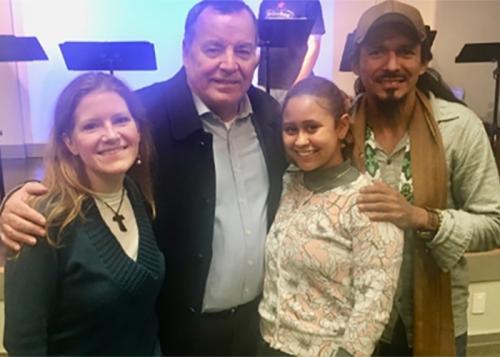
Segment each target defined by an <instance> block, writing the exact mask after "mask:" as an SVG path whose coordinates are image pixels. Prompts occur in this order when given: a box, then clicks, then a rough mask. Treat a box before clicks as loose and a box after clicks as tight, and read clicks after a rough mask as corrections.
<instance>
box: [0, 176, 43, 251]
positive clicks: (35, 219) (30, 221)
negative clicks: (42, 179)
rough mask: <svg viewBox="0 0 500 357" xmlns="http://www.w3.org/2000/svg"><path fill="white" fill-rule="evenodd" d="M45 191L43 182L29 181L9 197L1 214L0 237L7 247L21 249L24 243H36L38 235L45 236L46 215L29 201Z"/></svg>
mask: <svg viewBox="0 0 500 357" xmlns="http://www.w3.org/2000/svg"><path fill="white" fill-rule="evenodd" d="M45 193H47V188H46V187H45V186H44V185H42V184H41V183H39V182H28V183H26V184H25V185H24V186H22V187H21V188H19V189H18V190H17V191H15V192H14V193H12V194H11V195H10V196H9V197H7V200H6V201H5V203H4V207H3V210H2V212H1V214H0V237H1V240H2V243H3V244H4V245H5V246H6V247H8V248H10V249H12V250H14V251H19V250H20V249H21V246H22V245H23V244H28V245H35V244H36V237H42V236H45V234H46V231H45V217H43V215H42V214H40V213H39V212H37V211H36V210H35V209H33V208H31V207H30V206H29V205H28V203H27V202H28V200H29V199H30V198H32V197H34V196H41V195H43V194H45Z"/></svg>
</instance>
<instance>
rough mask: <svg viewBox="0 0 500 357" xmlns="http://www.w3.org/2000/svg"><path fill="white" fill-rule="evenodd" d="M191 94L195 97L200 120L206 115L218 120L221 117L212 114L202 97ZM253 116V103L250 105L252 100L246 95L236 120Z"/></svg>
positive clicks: (242, 99)
mask: <svg viewBox="0 0 500 357" xmlns="http://www.w3.org/2000/svg"><path fill="white" fill-rule="evenodd" d="M191 93H192V95H193V101H194V106H195V108H196V111H197V112H198V115H199V116H200V118H202V117H204V116H205V115H206V114H211V115H213V116H214V117H217V118H218V117H219V116H218V115H217V114H215V113H214V112H212V111H211V110H210V109H209V108H208V107H207V105H206V104H205V103H203V101H202V100H201V98H200V97H198V96H197V95H196V94H194V93H193V92H191ZM251 114H253V109H252V103H250V98H248V95H247V94H246V93H245V95H244V96H243V98H241V101H240V103H239V105H238V114H237V115H236V118H235V119H242V118H247V117H249V116H250V115H251Z"/></svg>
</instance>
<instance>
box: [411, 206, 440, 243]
mask: <svg viewBox="0 0 500 357" xmlns="http://www.w3.org/2000/svg"><path fill="white" fill-rule="evenodd" d="M425 210H426V211H427V227H429V228H428V229H417V236H418V237H419V238H421V239H423V240H424V241H426V242H430V241H432V240H433V239H434V237H435V236H436V233H437V232H438V231H439V228H440V227H441V222H442V221H443V212H442V211H441V210H438V209H433V208H427V207H425Z"/></svg>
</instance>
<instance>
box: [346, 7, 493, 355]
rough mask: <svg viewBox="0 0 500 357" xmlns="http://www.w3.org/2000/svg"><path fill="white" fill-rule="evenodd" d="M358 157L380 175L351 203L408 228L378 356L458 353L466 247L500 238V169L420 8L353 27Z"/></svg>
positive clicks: (372, 14)
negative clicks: (439, 59) (446, 76)
mask: <svg viewBox="0 0 500 357" xmlns="http://www.w3.org/2000/svg"><path fill="white" fill-rule="evenodd" d="M354 41H355V46H354V50H353V52H352V53H351V66H352V70H353V71H354V72H355V73H356V74H357V75H358V83H357V84H358V85H357V90H358V92H359V97H358V98H357V99H356V101H355V107H354V125H353V134H354V138H355V147H354V152H353V156H354V157H353V161H354V162H355V163H356V164H357V165H358V166H360V167H361V168H362V169H363V170H364V171H365V172H367V173H368V174H369V175H371V176H372V177H373V178H374V179H375V180H376V182H375V183H374V184H373V185H372V186H369V187H367V188H365V189H364V190H363V191H362V194H361V195H360V197H359V200H358V205H359V208H360V210H362V211H364V212H366V213H367V214H368V215H369V216H370V218H371V219H372V220H376V221H389V222H392V223H394V224H396V225H397V226H399V227H400V228H402V229H405V248H404V258H403V265H402V267H401V274H400V280H399V286H398V292H397V294H396V297H395V299H394V306H393V311H392V314H391V318H390V321H389V323H388V325H387V327H386V330H385V331H384V333H383V335H382V337H381V342H380V345H379V351H378V352H379V354H380V355H411V354H415V355H454V354H455V353H456V354H457V355H461V356H463V355H465V353H466V345H467V320H466V317H467V315H466V313H467V298H468V288H467V266H466V260H465V258H464V253H465V252H466V251H483V250H490V249H495V248H497V247H499V246H500V196H499V195H498V188H499V178H498V173H497V168H496V166H495V161H494V158H493V154H492V151H491V147H490V144H489V141H488V137H487V135H486V132H485V130H484V128H483V124H482V122H481V121H480V120H479V118H478V117H477V116H476V115H475V114H474V113H473V112H472V111H471V110H469V109H468V108H467V107H466V106H465V105H464V104H463V103H461V102H460V101H458V100H457V99H456V98H455V97H454V96H453V94H452V92H451V91H450V89H449V88H448V87H447V86H446V85H445V84H444V83H443V81H442V80H441V77H440V75H439V74H438V73H437V72H436V71H434V70H431V69H430V68H428V64H429V61H430V60H431V59H432V54H431V52H430V42H429V41H428V37H427V31H426V27H425V26H424V23H423V20H422V17H421V15H420V13H419V11H418V10H417V9H416V8H414V7H412V6H409V5H407V4H404V3H401V2H398V1H391V0H390V1H385V2H382V3H380V4H377V5H375V6H372V7H370V8H369V9H368V10H366V11H365V12H364V13H363V14H362V16H361V18H360V20H359V23H358V25H357V27H356V31H355V33H354Z"/></svg>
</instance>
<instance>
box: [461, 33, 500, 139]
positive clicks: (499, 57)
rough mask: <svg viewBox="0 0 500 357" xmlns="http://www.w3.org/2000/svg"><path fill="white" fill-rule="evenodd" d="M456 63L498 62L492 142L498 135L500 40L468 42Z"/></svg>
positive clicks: (495, 73) (495, 77)
mask: <svg viewBox="0 0 500 357" xmlns="http://www.w3.org/2000/svg"><path fill="white" fill-rule="evenodd" d="M455 62H456V63H478V62H496V68H495V69H494V70H493V78H494V79H495V98H494V105H493V122H492V130H491V131H490V135H491V137H490V139H491V141H492V143H494V142H495V141H496V140H497V136H498V95H499V88H500V42H491V43H467V44H465V45H464V47H463V48H462V49H461V50H460V53H459V54H458V56H457V57H455Z"/></svg>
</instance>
